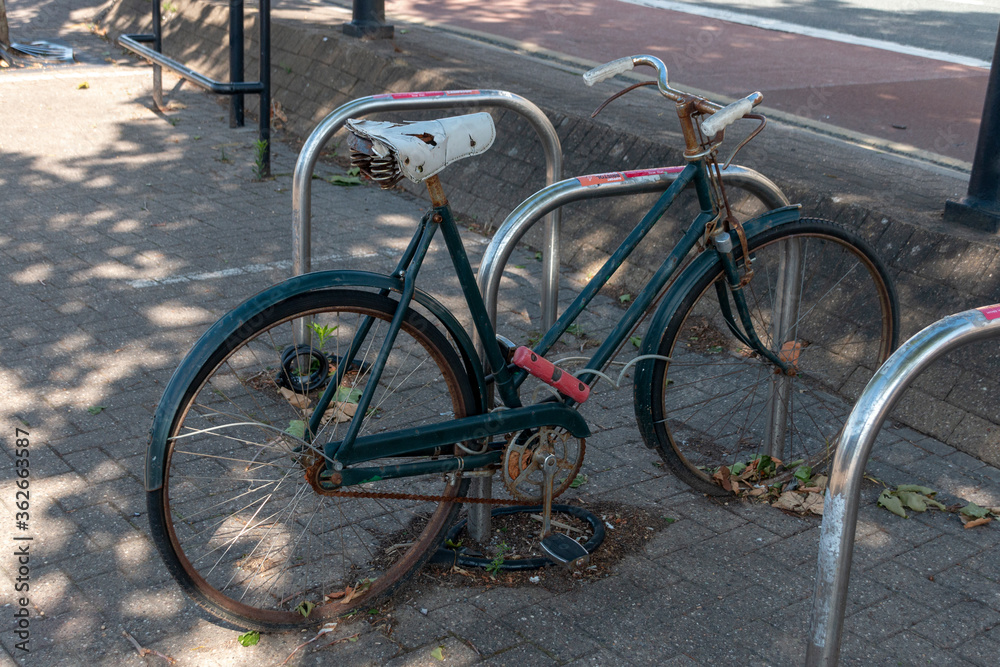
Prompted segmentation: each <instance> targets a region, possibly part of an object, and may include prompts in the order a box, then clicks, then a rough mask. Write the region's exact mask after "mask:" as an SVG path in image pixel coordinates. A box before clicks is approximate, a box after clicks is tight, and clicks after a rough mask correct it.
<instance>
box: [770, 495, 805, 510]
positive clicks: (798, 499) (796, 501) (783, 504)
mask: <svg viewBox="0 0 1000 667" xmlns="http://www.w3.org/2000/svg"><path fill="white" fill-rule="evenodd" d="M802 504H803V503H802V496H801V495H800V494H798V493H795V492H794V491H785V492H784V493H782V494H781V495H780V496H778V499H777V500H776V501H774V503H773V506H774V507H777V508H778V509H779V510H788V511H789V512H801V511H802Z"/></svg>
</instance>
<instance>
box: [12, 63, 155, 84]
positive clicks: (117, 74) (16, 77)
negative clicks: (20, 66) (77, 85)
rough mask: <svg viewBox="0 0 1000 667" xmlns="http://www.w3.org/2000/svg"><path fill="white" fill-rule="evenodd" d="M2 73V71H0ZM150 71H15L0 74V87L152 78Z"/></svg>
mask: <svg viewBox="0 0 1000 667" xmlns="http://www.w3.org/2000/svg"><path fill="white" fill-rule="evenodd" d="M0 71H3V70H0ZM151 72H152V70H151V69H149V68H147V67H143V68H139V67H133V68H129V69H122V68H119V67H114V66H111V65H94V66H89V65H85V66H82V67H73V66H69V65H68V66H66V68H65V69H60V70H47V71H44V72H25V71H23V70H21V71H18V70H15V71H13V72H9V71H4V72H3V74H0V85H2V84H5V83H26V82H28V81H53V80H55V79H74V80H75V79H79V78H80V77H83V76H85V77H87V78H88V79H116V78H125V77H130V76H147V77H148V76H152V74H151Z"/></svg>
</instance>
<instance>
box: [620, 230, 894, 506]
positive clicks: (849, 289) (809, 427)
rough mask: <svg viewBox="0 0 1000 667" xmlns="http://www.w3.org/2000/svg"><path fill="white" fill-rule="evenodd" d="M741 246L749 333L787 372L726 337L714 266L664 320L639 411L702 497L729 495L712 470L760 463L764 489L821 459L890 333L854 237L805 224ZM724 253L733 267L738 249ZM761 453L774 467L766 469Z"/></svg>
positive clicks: (646, 428)
mask: <svg viewBox="0 0 1000 667" xmlns="http://www.w3.org/2000/svg"><path fill="white" fill-rule="evenodd" d="M749 249H750V257H751V262H750V267H751V268H752V270H753V278H752V280H751V281H750V283H749V284H748V285H747V286H746V287H745V288H744V292H745V294H746V301H747V305H748V307H749V309H750V313H751V318H752V321H753V325H754V329H755V331H756V333H757V335H758V336H759V337H760V339H761V341H762V342H763V344H764V345H765V346H766V347H767V348H768V349H769V350H771V351H772V352H774V353H775V355H776V356H778V357H779V358H781V359H783V360H785V361H787V362H789V363H790V365H791V367H792V373H791V374H781V373H776V370H775V369H776V367H775V365H774V364H772V363H771V362H769V361H767V360H766V359H764V358H762V357H761V355H759V354H758V353H757V352H756V351H754V350H752V349H751V348H750V347H749V346H748V345H746V344H744V343H743V342H741V341H740V340H739V339H737V338H736V337H735V336H734V335H733V334H732V333H731V332H730V330H729V328H728V326H727V324H726V322H725V319H724V318H723V316H722V313H721V310H720V306H719V300H718V299H719V297H718V290H717V287H716V286H717V283H719V281H722V282H721V283H719V284H724V282H725V278H724V277H723V276H722V267H721V263H720V262H718V261H716V262H714V263H712V264H711V265H709V266H708V268H707V269H704V268H703V269H701V273H700V275H698V276H697V277H695V278H694V280H693V284H694V287H693V288H692V289H690V290H689V292H688V293H687V294H686V295H685V296H684V298H683V299H682V300H681V301H680V303H679V306H678V307H677V308H676V309H675V310H674V312H673V313H672V314H671V315H670V316H669V317H668V319H667V322H668V324H667V326H666V329H665V330H664V333H663V335H662V338H661V339H660V342H659V349H658V354H660V355H663V356H666V357H670V361H669V362H668V361H662V360H661V361H656V362H655V363H654V366H653V371H652V373H651V375H650V377H651V378H652V386H651V388H650V392H651V396H650V400H651V403H650V405H651V413H646V414H638V415H637V416H638V418H639V420H640V425H641V426H642V427H643V428H642V430H643V435H644V437H645V439H646V443H647V445H649V446H650V447H655V448H656V449H657V450H658V451H659V453H660V455H661V457H662V458H663V459H664V462H665V463H667V464H668V465H669V467H670V468H671V469H672V470H673V472H674V473H676V474H677V475H678V476H679V477H681V478H682V479H683V480H684V481H685V482H687V483H688V484H689V485H691V486H692V487H693V488H695V489H697V490H699V491H701V492H703V493H708V494H712V495H725V494H726V493H728V491H726V490H724V489H723V488H722V487H721V486H720V478H722V477H724V476H725V475H724V473H723V474H722V475H716V473H719V472H721V471H720V469H721V468H722V467H723V466H725V467H728V468H729V470H730V471H731V472H739V471H741V470H744V467H743V466H744V465H750V466H755V467H756V466H759V467H760V468H761V469H762V470H763V471H764V477H765V479H762V480H759V481H762V482H763V483H766V484H773V483H775V482H778V481H784V480H787V479H788V478H790V477H791V475H792V474H793V472H794V470H795V468H796V467H797V466H798V465H810V466H815V465H818V464H819V463H821V462H822V461H823V460H824V459H826V458H827V457H829V456H830V455H831V454H832V452H833V450H834V448H835V447H836V444H837V440H838V437H839V433H840V429H841V427H842V425H843V423H844V421H845V420H846V418H847V415H848V414H849V413H850V410H851V407H852V405H853V402H854V400H855V399H856V398H857V397H858V396H859V395H860V393H861V391H862V390H863V389H864V387H865V385H866V384H867V383H868V380H869V379H871V376H872V375H873V373H874V372H875V370H877V369H878V367H879V366H880V365H881V364H882V362H883V361H885V359H886V358H888V356H889V355H890V354H891V353H892V351H893V349H895V347H896V344H897V338H898V329H899V314H898V306H897V299H896V293H895V289H894V287H893V284H892V281H891V280H890V278H889V276H888V273H887V271H886V269H885V267H884V266H883V264H882V262H881V261H880V260H879V259H878V257H877V256H876V255H875V252H874V250H873V249H872V248H871V247H870V245H869V244H868V243H867V242H865V241H864V240H863V239H861V238H860V237H859V236H858V235H857V234H855V233H854V232H851V231H849V230H847V229H844V228H843V227H840V226H839V225H836V224H834V223H831V222H827V221H823V220H811V219H804V220H800V221H797V222H794V223H791V224H787V225H781V226H778V227H776V228H774V229H770V230H767V231H765V232H762V233H760V234H757V235H755V236H754V237H753V238H751V239H750V240H749ZM709 252H711V251H709ZM734 253H735V254H736V255H737V260H738V262H739V263H740V265H741V267H742V266H743V261H742V257H741V256H740V254H741V249H740V248H738V247H737V248H735V249H734ZM678 284H680V281H679V283H678ZM723 291H724V293H725V294H726V295H727V298H729V297H728V295H729V290H728V288H726V289H724V290H723ZM641 390H642V388H639V387H637V388H636V391H637V392H639V391H641ZM644 420H645V423H643V422H644ZM762 455H768V456H770V457H771V459H777V460H778V461H779V462H780V463H779V464H777V465H775V466H774V467H773V468H772V467H771V466H770V465H768V461H767V460H766V459H760V458H759V457H761V456H762ZM755 460H756V461H758V462H757V463H756V464H755V463H754V461H755ZM734 466H735V467H734ZM755 481H757V480H755Z"/></svg>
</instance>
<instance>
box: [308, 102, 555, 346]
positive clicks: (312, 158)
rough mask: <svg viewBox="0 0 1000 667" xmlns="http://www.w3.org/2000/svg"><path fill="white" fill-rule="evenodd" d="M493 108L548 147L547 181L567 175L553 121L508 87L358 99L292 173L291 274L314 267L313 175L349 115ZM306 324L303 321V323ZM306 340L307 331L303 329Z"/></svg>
mask: <svg viewBox="0 0 1000 667" xmlns="http://www.w3.org/2000/svg"><path fill="white" fill-rule="evenodd" d="M479 106H492V107H500V108H504V109H510V110H511V111H514V112H516V113H518V114H520V115H521V116H522V117H523V118H524V119H525V120H527V121H528V123H530V124H531V127H532V128H534V130H535V132H536V133H537V134H538V138H539V140H540V141H541V143H542V148H543V149H544V150H545V181H546V183H548V184H552V183H555V182H556V181H557V180H559V179H560V178H562V146H561V145H560V143H559V135H558V134H556V129H555V127H553V125H552V121H550V120H549V119H548V117H547V116H546V115H545V114H544V113H543V112H542V110H541V109H539V108H538V107H537V106H535V104H533V103H532V102H530V101H528V100H527V99H525V98H523V97H521V96H520V95H515V94H514V93H509V92H507V91H505V90H437V91H427V92H413V93H385V94H381V95H369V96H367V97H359V98H358V99H356V100H353V101H351V102H348V103H347V104H343V105H341V106H339V107H337V108H336V109H334V110H333V111H332V112H331V113H330V114H329V115H327V117H326V118H324V119H323V120H322V121H320V123H319V125H317V126H316V128H315V129H314V130H313V131H312V133H311V134H310V135H309V138H308V139H306V142H305V144H304V145H303V146H302V150H301V151H300V152H299V157H298V160H297V161H296V163H295V172H294V174H293V176H292V273H293V274H295V275H299V274H301V273H308V272H309V271H310V270H311V268H312V267H311V252H312V250H311V246H312V175H313V170H314V169H315V168H316V162H317V161H318V160H319V154H320V151H321V150H322V149H323V146H325V145H326V143H327V142H328V141H329V140H330V139H331V138H332V137H333V135H334V134H336V132H337V130H339V129H340V128H341V127H343V126H344V123H346V122H347V120H348V119H349V118H357V117H360V116H365V115H367V114H372V113H377V112H379V111H417V110H423V109H450V108H461V107H479ZM559 223H560V214H559V211H552V213H551V214H550V215H549V217H548V220H547V222H546V226H545V242H544V249H543V255H542V258H543V260H542V273H543V275H544V278H543V282H542V320H543V322H544V323H545V327H546V328H548V327H550V326H552V324H553V323H554V322H555V320H556V308H557V306H558V303H559V296H558V294H559ZM303 326H304V325H303ZM300 333H301V336H300V337H301V338H303V339H304V337H305V332H304V330H303V331H301V332H300Z"/></svg>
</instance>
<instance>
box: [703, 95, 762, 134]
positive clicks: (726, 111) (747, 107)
mask: <svg viewBox="0 0 1000 667" xmlns="http://www.w3.org/2000/svg"><path fill="white" fill-rule="evenodd" d="M761 99H763V96H762V95H761V94H760V93H752V94H750V95H747V96H746V97H744V98H743V99H742V100H736V101H735V102H733V103H732V104H727V105H726V106H724V107H722V108H721V109H719V110H718V111H716V112H715V113H714V114H712V115H711V116H709V117H708V118H706V119H705V120H703V121H702V122H701V130H702V132H704V133H705V136H708V137H714V136H715V135H716V134H717V133H719V132H721V131H722V130H724V129H726V128H727V127H729V126H730V125H732V124H733V123H734V122H736V121H737V120H739V119H740V118H743V116H745V115H746V114H748V113H749V112H750V111H751V110H752V109H753V107H754V104H756V103H759V101H760V100H761Z"/></svg>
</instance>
